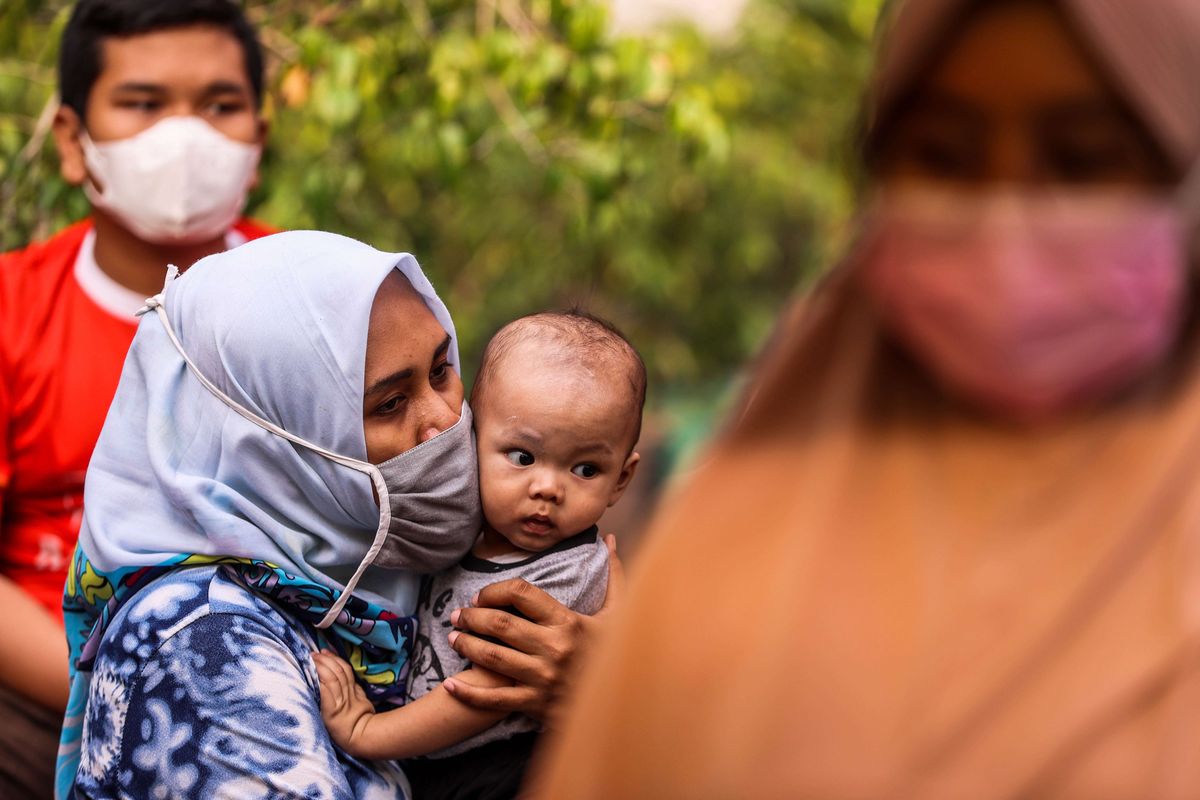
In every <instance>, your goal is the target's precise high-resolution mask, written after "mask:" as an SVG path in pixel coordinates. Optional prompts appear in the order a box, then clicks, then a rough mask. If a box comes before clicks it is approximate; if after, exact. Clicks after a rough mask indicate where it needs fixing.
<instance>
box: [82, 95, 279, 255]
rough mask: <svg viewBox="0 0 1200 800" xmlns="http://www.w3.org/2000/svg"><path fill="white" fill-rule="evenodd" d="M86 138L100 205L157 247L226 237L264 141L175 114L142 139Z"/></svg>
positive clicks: (95, 201)
mask: <svg viewBox="0 0 1200 800" xmlns="http://www.w3.org/2000/svg"><path fill="white" fill-rule="evenodd" d="M79 139H80V143H81V144H82V145H83V154H84V159H85V162H86V163H87V168H88V172H89V174H90V175H91V178H92V179H93V180H95V182H96V183H98V184H99V185H101V186H103V187H104V189H103V191H100V190H98V189H97V188H96V185H95V184H93V183H92V181H91V180H89V181H88V182H87V184H86V185H85V186H84V191H85V192H86V193H87V196H88V199H89V200H91V201H92V205H94V206H95V207H96V208H101V209H104V210H105V211H107V212H108V213H109V214H111V215H112V216H113V217H115V218H116V219H117V220H118V221H119V222H120V223H121V224H122V225H124V226H125V227H126V228H127V229H128V230H129V231H130V232H131V233H133V234H135V235H136V236H138V237H139V238H141V239H143V240H144V241H147V242H151V243H153V244H195V243H197V242H203V241H205V240H208V239H213V238H215V237H218V236H221V235H223V234H224V233H225V232H226V231H228V230H229V228H230V226H232V225H233V223H234V222H235V221H236V220H237V218H238V215H239V214H241V213H242V208H243V207H245V205H246V193H247V192H248V191H249V189H250V183H251V181H252V180H253V179H254V174H255V169H256V168H257V167H258V159H259V156H260V155H261V154H262V146H261V145H258V144H246V143H244V142H238V141H234V140H233V139H230V138H229V137H227V136H225V135H224V134H222V133H221V132H219V131H218V130H216V129H215V128H213V127H212V126H211V125H209V124H208V123H207V122H205V121H204V120H202V119H200V118H198V117H191V116H175V117H167V118H166V119H164V120H162V121H161V122H158V123H155V124H154V125H153V126H151V127H149V128H147V129H146V130H144V131H142V132H141V133H139V134H137V135H136V136H131V137H129V138H128V139H118V140H116V141H112V142H102V143H99V144H97V143H96V142H93V141H92V140H91V138H90V137H89V136H88V135H87V133H85V132H81V133H80V136H79Z"/></svg>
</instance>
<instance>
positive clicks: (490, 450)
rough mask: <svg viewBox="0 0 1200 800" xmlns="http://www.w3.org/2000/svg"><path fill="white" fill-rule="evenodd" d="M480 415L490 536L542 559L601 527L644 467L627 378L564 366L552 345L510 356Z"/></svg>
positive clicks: (524, 347)
mask: <svg viewBox="0 0 1200 800" xmlns="http://www.w3.org/2000/svg"><path fill="white" fill-rule="evenodd" d="M503 359H504V360H503V362H502V363H501V364H498V365H497V367H498V368H497V370H496V372H495V374H494V375H493V377H492V378H491V379H490V381H489V383H488V384H487V386H486V388H485V396H484V397H482V398H480V402H479V403H478V404H477V405H478V406H479V407H478V408H477V409H476V418H475V430H476V434H477V436H478V439H479V482H480V493H481V495H482V498H483V515H484V517H485V518H486V520H487V530H485V535H487V534H490V533H496V534H499V535H500V536H502V537H503V538H504V539H507V540H508V542H509V543H511V544H513V545H515V546H516V547H519V548H521V549H523V550H529V551H533V552H538V551H541V550H545V549H546V548H548V547H552V546H553V545H555V544H557V543H558V542H560V541H562V540H563V539H566V538H567V537H569V536H572V535H574V534H576V533H579V532H580V531H583V530H586V529H587V528H588V527H590V526H591V525H593V524H595V523H596V521H597V520H599V519H600V517H601V515H602V514H603V513H604V510H605V509H606V508H608V507H609V506H611V505H612V504H613V503H615V502H617V500H618V499H619V498H620V497H621V494H622V493H623V492H624V491H625V487H626V486H628V485H629V481H630V479H631V478H632V477H633V474H634V471H635V469H636V467H637V463H638V455H637V454H636V453H629V452H628V451H629V448H630V444H631V442H630V439H631V438H632V436H633V423H632V421H631V420H630V417H629V415H630V400H629V397H628V392H627V390H626V391H622V384H623V382H624V380H625V379H624V377H623V376H612V375H607V374H600V375H591V374H588V373H587V372H586V371H585V370H583V369H581V368H577V367H562V366H560V363H561V357H557V356H556V355H555V354H554V353H553V352H551V351H550V349H549V348H547V346H546V345H542V344H537V343H522V344H519V345H517V346H516V348H514V350H513V351H511V352H509V353H507V354H506V355H505V356H504V357H503Z"/></svg>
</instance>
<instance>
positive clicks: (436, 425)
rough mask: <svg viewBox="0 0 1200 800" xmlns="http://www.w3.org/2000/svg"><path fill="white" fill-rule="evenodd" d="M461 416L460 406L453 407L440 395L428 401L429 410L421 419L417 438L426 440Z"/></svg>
mask: <svg viewBox="0 0 1200 800" xmlns="http://www.w3.org/2000/svg"><path fill="white" fill-rule="evenodd" d="M461 416H462V409H461V408H454V407H452V406H451V405H450V403H448V402H447V401H446V400H444V399H443V398H442V397H441V396H440V395H438V396H437V397H435V398H433V399H432V400H430V402H429V412H428V414H427V415H426V417H425V418H424V419H423V420H422V421H421V427H420V428H419V429H418V436H417V440H418V441H421V442H427V441H429V440H430V439H432V438H433V437H435V436H437V435H438V434H439V433H441V432H442V431H444V430H446V429H448V428H451V427H453V426H454V423H456V422H458V420H459V417H461Z"/></svg>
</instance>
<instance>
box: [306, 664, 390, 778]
mask: <svg viewBox="0 0 1200 800" xmlns="http://www.w3.org/2000/svg"><path fill="white" fill-rule="evenodd" d="M313 661H314V662H316V665H317V677H319V678H320V679H321V718H322V719H323V720H324V721H325V727H326V728H328V729H329V738H330V739H332V740H333V743H334V744H336V745H337V746H338V747H340V748H342V749H343V750H345V751H346V752H347V753H350V755H356V753H355V749H356V748H355V744H356V743H357V741H358V740H359V739H360V738H361V736H362V732H363V729H365V728H366V726H367V721H368V720H369V719H370V718H371V717H373V716H374V715H375V709H374V708H372V706H371V701H369V700H367V693H366V692H364V691H363V689H362V687H361V686H359V685H358V683H357V682H356V681H355V680H354V670H353V669H352V668H351V667H350V665H349V664H348V663H346V661H344V660H343V659H341V658H338V657H337V656H335V655H334V654H333V653H331V652H329V651H328V650H322V651H321V652H319V653H313Z"/></svg>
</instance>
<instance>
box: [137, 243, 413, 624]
mask: <svg viewBox="0 0 1200 800" xmlns="http://www.w3.org/2000/svg"><path fill="white" fill-rule="evenodd" d="M178 275H179V268H178V267H176V266H175V265H174V264H172V265H170V266H169V267H167V277H166V280H165V281H164V282H163V290H162V292H160V293H159V294H156V295H155V296H154V297H150V298H147V299H146V305H145V306H143V307H142V308H141V309H140V310H139V311H138V312H137V315H138V316H139V317H140V316H142V315H143V314H147V313H149V312H150V311H151V310H153V311H156V312H157V313H158V318H159V320H160V321H161V322H162V326H163V329H164V330H165V331H166V332H167V338H168V339H170V340H171V344H173V345H174V346H175V350H176V351H178V353H179V355H180V357H181V358H182V359H183V362H184V363H185V364H187V367H188V369H189V370H190V371H191V373H192V374H193V375H194V376H195V377H196V380H198V381H200V384H201V385H202V386H203V387H204V388H205V389H208V391H209V392H210V393H211V394H213V395H214V396H215V397H216V398H217V399H218V400H220V401H221V402H222V403H224V404H225V405H226V406H228V407H229V408H230V409H231V410H233V411H234V412H236V413H237V414H238V415H239V416H241V417H242V418H244V419H246V420H248V421H249V422H252V423H254V424H255V425H257V426H258V427H260V428H263V429H264V430H267V431H269V432H271V433H273V434H275V435H276V436H279V437H280V438H283V439H286V440H288V441H289V442H291V443H292V444H295V445H298V446H300V447H303V448H305V449H308V450H311V451H313V452H314V453H317V454H319V455H322V456H324V457H325V458H328V459H329V460H330V461H333V462H334V463H336V464H341V465H342V466H344V467H349V468H350V469H352V470H355V471H357V472H361V473H363V474H365V475H366V476H367V477H369V478H370V479H371V484H372V486H374V487H375V493H376V495H378V499H379V527H378V528H377V529H376V530H375V539H374V541H372V542H371V547H370V549H368V550H367V554H366V555H365V556H364V557H363V560H362V561H361V562H360V563H359V565H358V569H356V570H355V571H354V574H353V575H352V576H351V577H350V580H349V581H347V582H346V586H345V587H344V588H343V589H342V590H341V592H340V593H339V594H338V596H337V598H336V599H335V600H334V601H333V603H332V604H330V606H329V610H328V611H327V612H326V613H325V616H324V617H322V618H321V621H320V622H318V623H317V627H318V628H328V627H329V626H330V625H332V624H333V623H334V622H335V621H336V620H337V618H338V615H339V614H341V613H342V609H343V608H344V607H345V605H346V603H347V602H348V601H349V600H350V596H351V595H352V594H353V593H354V589H355V587H357V586H358V582H359V580H361V579H362V575H363V573H364V572H365V571H366V569H367V567H369V566H371V564H372V563H374V561H375V557H376V556H378V555H379V551H380V550H381V549H382V548H383V545H384V542H386V541H387V534H388V529H389V528H390V527H391V523H392V510H391V503H390V502H389V501H388V489H387V483H386V482H385V481H384V480H383V473H382V472H380V471H379V468H378V467H376V466H375V465H374V464H369V463H367V462H365V461H359V460H358V459H356V458H348V457H346V456H343V455H338V454H337V453H334V452H331V451H329V450H326V449H325V448H324V447H321V446H319V445H315V444H313V443H312V442H309V441H306V440H304V439H301V438H300V437H299V436H296V435H294V434H291V433H288V432H287V431H286V430H284V429H283V428H281V427H279V426H278V425H276V424H275V423H273V422H271V421H270V420H266V419H263V418H262V417H260V416H258V415H257V414H255V413H254V412H253V411H251V410H250V409H248V408H246V407H245V406H243V405H241V404H240V403H238V402H237V401H236V400H234V399H233V398H232V397H229V396H228V395H227V394H225V393H224V392H222V391H221V390H220V389H219V388H217V386H216V385H215V384H213V382H212V381H210V380H209V379H208V378H206V377H205V376H204V373H202V372H201V371H200V368H199V367H197V366H196V364H195V362H193V361H192V359H191V357H189V356H188V354H187V352H186V351H185V350H184V349H183V345H182V344H180V342H179V339H178V337H176V335H175V330H174V329H173V328H172V327H171V321H170V320H169V319H168V318H167V311H166V309H165V308H164V307H163V298H164V296H165V295H166V291H167V287H168V286H169V285H170V284H171V282H172V281H173V280H175V278H176V277H178Z"/></svg>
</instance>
